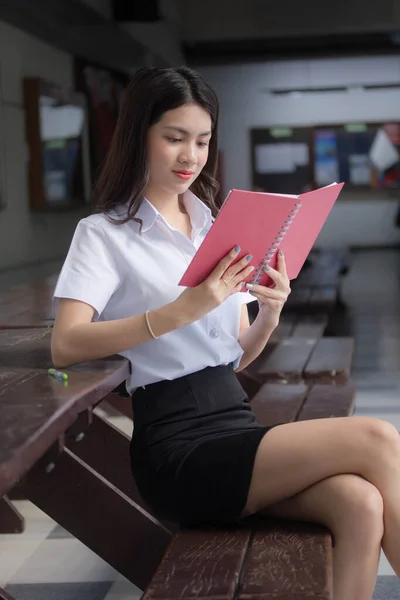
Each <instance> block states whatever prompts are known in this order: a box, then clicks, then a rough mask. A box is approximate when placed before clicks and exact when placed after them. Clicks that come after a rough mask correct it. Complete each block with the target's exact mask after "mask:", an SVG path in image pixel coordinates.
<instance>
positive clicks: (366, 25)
mask: <svg viewBox="0 0 400 600" xmlns="http://www.w3.org/2000/svg"><path fill="white" fill-rule="evenodd" d="M169 5H170V6H173V7H174V8H173V10H172V14H170V15H169V18H173V19H175V23H176V24H177V26H178V29H179V32H180V38H181V40H182V42H183V46H184V52H185V55H186V57H187V59H188V61H189V62H191V63H212V62H215V61H218V62H231V61H236V60H246V59H251V60H254V59H256V60H257V59H265V58H266V57H268V56H273V57H277V56H282V57H287V56H291V57H293V55H298V54H301V55H313V56H316V55H321V54H332V53H335V54H338V53H346V54H349V53H368V52H374V53H376V52H388V51H393V50H400V45H399V44H400V34H399V32H400V0H379V1H378V2H377V0H336V2H331V3H327V2H323V1H321V0H303V2H301V1H300V0H279V2H277V1H276V0H233V1H232V0H170V1H169Z"/></svg>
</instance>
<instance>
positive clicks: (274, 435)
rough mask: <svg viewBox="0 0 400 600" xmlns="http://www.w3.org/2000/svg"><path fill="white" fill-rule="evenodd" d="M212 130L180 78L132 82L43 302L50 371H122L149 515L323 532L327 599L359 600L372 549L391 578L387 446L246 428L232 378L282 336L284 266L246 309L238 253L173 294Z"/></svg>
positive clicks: (314, 429) (363, 426) (205, 195)
mask: <svg viewBox="0 0 400 600" xmlns="http://www.w3.org/2000/svg"><path fill="white" fill-rule="evenodd" d="M217 125H218V103H217V99H216V96H215V94H214V92H213V91H212V90H211V88H210V87H209V86H208V85H207V84H206V83H205V82H204V81H203V80H202V79H201V77H200V76H199V75H198V74H196V73H195V72H193V71H192V70H190V69H188V68H184V67H182V68H179V69H159V68H146V69H140V70H139V71H138V72H137V73H136V75H135V76H134V78H133V80H132V82H131V84H130V86H129V88H128V90H127V93H126V97H125V102H124V105H123V107H122V110H121V114H120V117H119V121H118V125H117V129H116V132H115V135H114V138H113V142H112V146H111V149H110V152H109V155H108V158H107V161H106V163H105V165H104V168H103V171H102V173H101V176H100V178H99V181H98V183H97V186H96V189H95V207H96V210H95V213H94V214H93V215H91V216H90V217H88V218H86V219H83V220H82V221H80V223H79V224H78V226H77V229H76V232H75V235H74V238H73V240H72V243H71V247H70V250H69V253H68V256H67V258H66V261H65V264H64V267H63V269H62V272H61V274H60V277H59V281H58V284H57V288H56V291H55V298H56V299H57V301H58V302H59V305H58V311H57V317H56V321H55V325H54V331H53V338H52V356H53V360H54V364H55V365H56V366H57V367H65V366H68V365H71V364H73V363H78V362H82V361H87V360H91V359H96V358H100V357H105V356H108V355H111V354H114V353H119V354H121V355H123V356H125V357H127V358H128V359H129V361H130V364H131V375H130V377H129V379H128V381H127V389H128V391H129V393H130V394H131V395H132V401H133V412H134V434H133V438H132V445H131V463H132V471H133V474H134V476H135V478H136V481H137V484H138V486H139V489H140V491H141V493H142V495H143V497H144V499H145V500H146V501H147V502H148V504H149V505H150V506H151V507H152V508H153V509H154V511H155V513H156V514H158V515H161V516H164V517H168V518H170V519H173V520H176V521H178V522H180V523H182V524H190V525H197V526H204V525H210V524H211V525H218V524H221V525H222V524H226V523H231V522H234V521H235V520H236V519H238V518H240V517H245V516H247V515H250V514H252V513H256V512H260V513H265V514H269V515H274V516H276V517H284V518H293V519H304V520H310V521H316V522H319V523H323V524H325V525H326V526H327V527H328V528H329V529H330V530H331V531H332V533H333V536H334V594H335V596H334V597H335V599H336V600H367V599H369V598H371V596H372V592H373V588H374V583H375V578H376V572H377V566H378V559H379V553H380V548H381V544H383V548H384V550H385V552H386V555H387V556H388V558H389V560H390V562H391V564H392V565H393V568H394V569H395V571H396V572H397V573H398V574H399V573H400V544H399V541H398V540H399V539H400V442H399V436H398V433H397V431H396V430H395V429H394V427H392V426H391V425H390V424H389V423H386V422H383V421H380V420H376V419H371V418H361V417H360V418H359V417H354V418H337V419H321V420H314V421H304V422H298V423H289V424H283V425H279V426H276V427H274V428H268V427H263V426H261V425H260V424H258V423H257V422H256V421H255V418H254V416H253V414H252V412H251V409H250V406H249V403H248V399H247V397H246V395H245V393H244V391H243V389H242V388H241V386H240V384H239V383H238V380H237V378H236V375H235V371H239V370H240V369H243V368H244V367H245V366H246V365H248V364H249V363H250V362H251V361H252V360H254V359H255V358H256V356H257V355H258V354H259V353H260V352H261V350H262V349H263V347H264V346H265V344H266V343H267V341H268V339H269V337H270V335H271V333H272V331H273V330H274V328H275V327H276V326H277V324H278V321H279V315H280V312H281V309H282V306H283V305H284V302H285V300H286V299H287V296H288V294H289V292H290V288H289V281H288V278H287V275H286V270H285V261H284V257H283V256H282V255H280V256H279V259H278V267H277V270H274V269H270V270H269V274H270V276H271V278H272V279H273V281H274V282H275V286H274V287H273V289H267V288H265V287H262V286H259V285H254V286H253V288H252V289H251V294H252V295H251V296H250V294H249V293H243V290H244V289H245V288H243V286H242V283H243V280H244V279H245V278H246V277H247V275H248V274H249V273H250V272H251V269H252V268H253V266H252V264H251V257H249V256H247V257H244V258H243V259H241V260H240V261H237V260H235V259H236V258H237V256H238V251H239V249H238V248H232V251H231V252H230V253H229V254H228V255H227V256H226V257H225V258H224V259H223V260H222V261H221V262H220V263H219V265H218V266H217V267H216V269H215V270H214V272H213V273H211V274H210V276H209V277H208V279H206V280H205V281H204V283H202V284H201V285H199V286H197V287H195V288H190V289H189V288H187V289H184V290H183V289H182V288H180V287H179V286H178V282H179V280H180V278H181V276H182V274H183V273H184V271H185V270H186V268H187V265H188V264H189V262H190V260H191V259H192V257H193V256H194V254H195V252H196V249H197V248H198V247H199V245H200V244H201V242H202V240H203V239H204V237H205V235H206V233H207V231H208V230H209V228H210V227H211V224H212V215H213V214H214V215H215V214H216V213H217V206H216V204H215V200H214V198H215V194H216V190H217V186H216V182H215V179H214V177H215V172H216V163H217ZM232 126H233V127H234V123H232ZM240 290H242V291H241V292H240ZM255 298H256V299H257V300H258V302H259V307H260V310H259V313H258V316H257V318H256V320H255V321H254V323H253V324H252V325H251V326H250V325H249V320H248V315H247V306H246V303H247V302H248V301H249V300H253V299H255Z"/></svg>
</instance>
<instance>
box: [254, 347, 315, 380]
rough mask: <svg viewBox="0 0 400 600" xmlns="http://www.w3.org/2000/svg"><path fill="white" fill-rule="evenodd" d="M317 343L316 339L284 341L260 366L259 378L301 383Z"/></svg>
mask: <svg viewBox="0 0 400 600" xmlns="http://www.w3.org/2000/svg"><path fill="white" fill-rule="evenodd" d="M316 343H317V339H316V338H293V337H291V338H286V339H285V340H282V341H281V342H280V343H279V344H278V346H277V347H276V348H275V349H274V350H273V351H272V352H271V354H270V355H269V356H268V357H267V358H266V360H265V362H264V363H263V364H261V365H260V366H259V370H258V375H259V377H260V378H261V379H262V380H264V381H267V380H268V381H279V380H284V381H290V382H296V381H301V380H302V378H303V370H304V368H305V366H306V365H307V363H308V360H309V358H310V356H311V354H312V351H313V349H314V346H315V344H316Z"/></svg>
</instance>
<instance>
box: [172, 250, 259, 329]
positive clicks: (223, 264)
mask: <svg viewBox="0 0 400 600" xmlns="http://www.w3.org/2000/svg"><path fill="white" fill-rule="evenodd" d="M239 252H240V248H239V247H236V248H234V249H233V250H231V252H229V254H227V255H226V256H225V258H223V259H222V260H221V261H220V262H219V263H218V265H217V266H216V267H215V269H214V271H213V272H212V273H211V275H209V276H208V277H207V279H205V281H203V283H200V284H199V285H197V286H196V287H193V288H186V290H185V291H184V292H183V293H182V294H181V295H180V296H179V298H178V299H177V300H176V302H178V303H179V304H180V306H181V310H183V312H184V314H185V315H188V317H189V320H190V321H191V322H193V321H197V320H198V319H201V317H203V316H204V315H206V314H207V313H209V312H210V311H211V310H213V309H214V308H217V306H219V305H220V304H222V302H223V301H224V300H226V299H227V298H229V296H232V295H233V294H236V292H239V291H240V290H242V289H243V286H244V280H245V279H246V278H247V277H248V275H250V273H251V272H252V271H253V270H254V267H253V266H249V261H250V260H251V259H252V256H251V255H247V256H245V257H243V258H242V259H241V260H239V261H238V262H236V263H235V264H232V263H233V262H234V260H235V259H236V258H237V255H238V253H239Z"/></svg>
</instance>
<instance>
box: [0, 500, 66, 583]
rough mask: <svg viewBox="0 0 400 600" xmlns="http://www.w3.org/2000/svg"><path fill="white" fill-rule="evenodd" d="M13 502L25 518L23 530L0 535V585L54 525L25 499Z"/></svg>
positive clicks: (14, 571) (26, 558) (39, 543)
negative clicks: (17, 532)
mask: <svg viewBox="0 0 400 600" xmlns="http://www.w3.org/2000/svg"><path fill="white" fill-rule="evenodd" d="M13 504H14V505H15V507H16V508H17V509H18V510H19V512H20V513H21V514H22V516H23V517H24V518H25V531H24V532H23V533H21V534H7V535H1V536H0V587H4V586H5V585H6V584H7V583H8V582H9V581H10V580H11V579H12V577H13V576H14V574H15V573H16V572H17V571H18V570H19V569H20V568H21V566H22V565H23V564H24V563H25V562H26V561H27V560H28V559H29V558H30V557H31V556H32V555H33V554H34V552H35V551H36V550H37V549H38V548H39V546H40V545H41V544H42V542H43V541H44V540H45V539H46V538H47V536H48V535H49V533H50V532H51V531H52V530H53V528H54V527H55V522H54V521H53V520H52V519H50V518H49V517H48V516H47V515H46V514H45V513H44V512H42V511H41V510H39V509H38V508H37V507H36V506H35V505H34V504H31V503H30V502H28V501H27V500H14V501H13Z"/></svg>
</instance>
